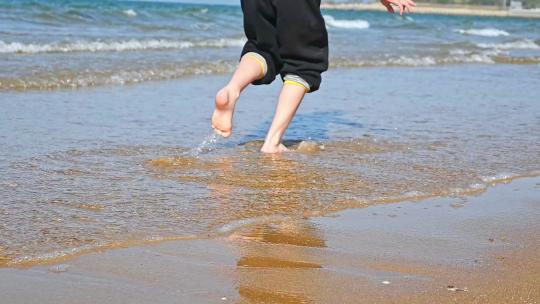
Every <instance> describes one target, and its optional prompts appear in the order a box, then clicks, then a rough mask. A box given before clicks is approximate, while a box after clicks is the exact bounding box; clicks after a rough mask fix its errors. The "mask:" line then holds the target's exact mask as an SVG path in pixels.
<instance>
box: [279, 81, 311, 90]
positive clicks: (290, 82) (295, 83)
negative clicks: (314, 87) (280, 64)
mask: <svg viewBox="0 0 540 304" xmlns="http://www.w3.org/2000/svg"><path fill="white" fill-rule="evenodd" d="M283 84H292V85H295V86H299V87H302V88H304V89H305V90H306V92H308V91H309V89H308V88H306V86H305V85H303V84H301V83H300V82H298V81H294V80H285V82H283Z"/></svg>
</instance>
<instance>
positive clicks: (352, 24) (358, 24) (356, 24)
mask: <svg viewBox="0 0 540 304" xmlns="http://www.w3.org/2000/svg"><path fill="white" fill-rule="evenodd" d="M324 21H325V22H326V25H327V26H329V27H337V28H343V29H367V28H369V22H367V21H366V20H361V19H354V20H341V19H335V18H334V17H332V16H330V15H324Z"/></svg>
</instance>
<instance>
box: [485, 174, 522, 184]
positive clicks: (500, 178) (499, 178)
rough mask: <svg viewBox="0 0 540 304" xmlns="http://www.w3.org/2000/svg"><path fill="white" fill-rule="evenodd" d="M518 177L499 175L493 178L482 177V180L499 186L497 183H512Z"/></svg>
mask: <svg viewBox="0 0 540 304" xmlns="http://www.w3.org/2000/svg"><path fill="white" fill-rule="evenodd" d="M516 177H517V176H516V175H515V174H511V173H499V174H496V175H493V176H481V177H480V179H481V180H482V181H483V182H484V183H488V184H497V183H505V182H510V181H512V179H514V178H516Z"/></svg>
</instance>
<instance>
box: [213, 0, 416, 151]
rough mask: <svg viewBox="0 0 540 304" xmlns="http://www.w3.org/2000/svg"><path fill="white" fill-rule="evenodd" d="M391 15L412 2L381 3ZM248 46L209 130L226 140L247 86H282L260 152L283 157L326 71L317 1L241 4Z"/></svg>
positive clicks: (219, 98) (263, 0)
mask: <svg viewBox="0 0 540 304" xmlns="http://www.w3.org/2000/svg"><path fill="white" fill-rule="evenodd" d="M381 2H382V4H383V5H384V6H386V8H387V9H388V11H389V12H394V9H393V7H392V5H396V6H398V7H399V9H400V14H402V13H403V12H404V11H407V12H409V11H410V10H411V8H412V6H415V4H414V2H413V1H411V0H381ZM241 3H242V12H243V13H244V31H245V34H246V36H247V39H248V41H247V42H246V44H245V46H244V49H243V50H242V57H241V60H240V64H239V66H238V68H237V69H236V71H235V73H234V74H233V77H232V78H231V80H230V82H229V83H228V84H227V85H226V86H225V87H224V88H223V89H221V90H220V91H219V92H218V93H217V96H216V108H215V111H214V114H213V115H212V127H213V128H214V130H215V131H216V133H218V134H219V135H221V136H223V137H229V136H230V135H231V132H232V119H233V114H234V108H235V106H236V101H237V100H238V98H239V97H240V93H241V92H242V91H243V90H244V89H245V88H246V87H247V86H248V85H249V84H250V83H253V84H254V85H259V84H270V83H271V82H272V81H273V80H274V79H275V78H276V76H277V75H280V76H281V78H282V79H283V81H284V85H283V89H282V91H281V94H280V96H279V101H278V105H277V108H276V113H275V115H274V120H273V121H272V125H271V127H270V130H268V134H267V136H266V139H265V141H264V144H263V146H262V148H261V152H263V153H280V152H284V151H287V148H286V147H285V146H284V145H283V144H282V143H281V139H282V137H283V134H284V133H285V131H286V130H287V127H288V126H289V123H290V122H291V120H292V118H293V117H294V114H295V113H296V110H297V109H298V106H299V105H300V103H301V102H302V99H303V98H304V95H305V94H306V93H308V92H315V91H316V90H318V89H319V85H320V84H321V74H322V73H323V72H324V71H326V70H327V69H328V35H327V32H326V26H325V23H324V19H323V17H322V14H321V10H320V4H321V1H320V0H242V1H241Z"/></svg>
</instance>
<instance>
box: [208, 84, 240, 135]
mask: <svg viewBox="0 0 540 304" xmlns="http://www.w3.org/2000/svg"><path fill="white" fill-rule="evenodd" d="M238 97H240V91H239V90H235V89H233V88H231V87H228V86H227V87H224V88H223V89H221V90H220V91H219V92H218V93H217V95H216V109H215V110H214V114H213V115H212V128H213V129H214V131H215V132H216V133H217V134H219V135H221V136H223V137H229V136H231V133H232V120H233V114H234V107H235V105H236V101H237V100H238Z"/></svg>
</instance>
